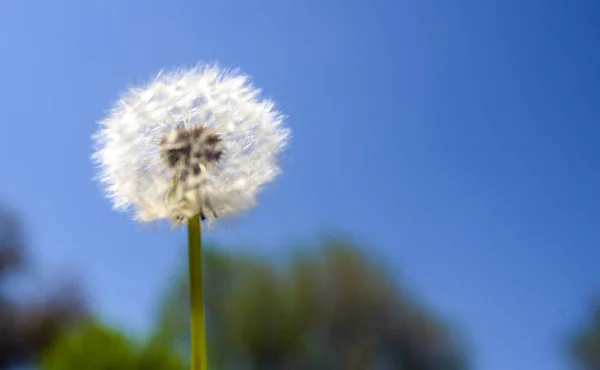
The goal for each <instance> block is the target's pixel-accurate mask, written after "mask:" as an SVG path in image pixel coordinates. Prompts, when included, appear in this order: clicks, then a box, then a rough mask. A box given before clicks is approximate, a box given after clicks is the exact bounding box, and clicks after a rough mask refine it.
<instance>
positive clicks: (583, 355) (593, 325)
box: [569, 301, 600, 370]
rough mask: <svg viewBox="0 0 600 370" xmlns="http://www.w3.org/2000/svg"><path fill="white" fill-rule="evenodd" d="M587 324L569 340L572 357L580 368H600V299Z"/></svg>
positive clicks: (584, 369) (593, 308)
mask: <svg viewBox="0 0 600 370" xmlns="http://www.w3.org/2000/svg"><path fill="white" fill-rule="evenodd" d="M591 311H592V312H591V315H590V317H589V319H588V320H587V322H586V323H585V325H584V326H583V327H582V328H580V329H579V330H578V331H577V332H576V333H575V334H574V335H573V336H572V337H571V338H570V341H569V346H570V351H571V357H572V358H573V360H574V362H575V364H576V365H577V368H578V369H581V370H598V369H600V301H598V302H596V303H595V304H594V305H593V307H592V310H591Z"/></svg>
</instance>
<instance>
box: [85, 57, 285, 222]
mask: <svg viewBox="0 0 600 370" xmlns="http://www.w3.org/2000/svg"><path fill="white" fill-rule="evenodd" d="M289 137H290V130H289V129H288V128H285V127H284V126H283V115H282V114H281V112H279V111H278V110H276V109H275V104H274V103H273V102H272V101H270V100H267V99H262V98H261V97H260V90H258V89H257V88H255V87H254V86H253V85H252V83H251V82H250V79H249V77H248V76H246V75H243V74H239V73H235V72H231V71H226V70H221V69H219V67H217V66H216V65H204V66H197V67H195V68H192V69H180V70H176V71H173V72H170V73H160V74H159V75H158V76H157V77H156V78H155V79H154V81H152V82H151V83H150V84H149V85H148V86H146V87H145V88H132V89H130V90H129V91H127V92H125V93H124V94H123V96H122V97H121V99H120V100H119V101H118V103H117V104H116V106H115V107H114V108H113V109H112V110H111V112H110V114H109V115H108V117H106V118H105V119H104V120H102V121H100V129H99V130H98V132H97V133H96V134H95V135H94V141H95V144H96V147H97V148H96V151H95V153H94V154H93V156H92V158H93V160H94V162H95V163H96V164H97V165H98V168H99V176H98V178H99V180H100V182H101V183H102V184H103V185H104V187H105V190H106V193H107V195H108V197H109V198H110V199H111V200H112V202H113V205H114V208H115V209H118V210H123V211H131V212H132V213H133V216H134V218H135V219H137V220H140V221H145V222H149V221H153V220H159V219H170V220H173V221H174V222H183V221H184V220H186V219H187V218H190V217H192V216H195V215H198V214H199V215H201V217H202V218H203V219H207V220H208V221H212V220H214V219H215V218H216V217H227V216H232V215H235V214H237V213H239V212H241V211H243V210H245V209H247V208H249V207H251V206H253V205H254V204H255V203H256V195H257V193H258V192H259V190H260V189H261V188H262V186H263V185H264V184H265V183H268V182H270V181H272V180H273V179H274V178H275V176H277V175H278V174H279V173H280V168H279V165H278V156H279V154H280V153H281V151H282V150H283V149H284V148H285V146H286V144H287V141H288V139H289Z"/></svg>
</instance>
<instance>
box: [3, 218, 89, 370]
mask: <svg viewBox="0 0 600 370" xmlns="http://www.w3.org/2000/svg"><path fill="white" fill-rule="evenodd" d="M29 267H30V266H29V264H28V259H27V258H26V248H25V235H24V233H23V231H22V229H21V224H20V222H19V219H18V218H17V217H16V215H15V214H14V213H12V212H9V211H6V210H5V209H2V210H0V369H9V368H12V367H15V366H19V365H26V364H30V363H32V362H35V361H36V359H37V358H38V356H39V354H40V352H42V351H43V350H44V348H46V347H47V345H48V344H49V343H51V342H52V341H53V340H54V339H55V338H56V336H57V335H59V334H60V333H61V331H63V330H65V329H67V328H68V327H70V326H71V325H74V324H75V323H76V322H78V321H79V320H81V319H82V318H84V317H85V316H86V309H85V305H84V300H83V298H82V296H81V294H80V291H79V289H77V288H76V287H74V286H72V285H70V284H67V285H60V284H52V285H51V286H50V287H49V289H48V290H47V291H44V290H46V289H47V288H48V287H47V286H45V287H43V288H42V289H40V290H39V291H37V292H35V294H32V296H33V299H28V300H24V299H23V297H22V292H21V291H17V290H16V289H15V286H18V285H17V284H15V283H14V282H17V281H19V280H18V279H19V278H22V277H23V275H25V271H27V269H28V268H29Z"/></svg>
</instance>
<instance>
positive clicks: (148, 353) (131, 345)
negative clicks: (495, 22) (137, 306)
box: [41, 321, 187, 370]
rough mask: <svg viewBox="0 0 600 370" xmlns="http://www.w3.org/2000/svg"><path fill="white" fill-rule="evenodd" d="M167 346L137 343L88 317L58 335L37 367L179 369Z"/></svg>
mask: <svg viewBox="0 0 600 370" xmlns="http://www.w3.org/2000/svg"><path fill="white" fill-rule="evenodd" d="M185 368H187V366H186V365H185V364H184V363H183V362H182V361H181V360H180V358H179V357H178V356H177V355H176V354H175V353H174V352H173V351H172V350H170V349H168V348H165V347H160V346H144V347H142V346H140V345H138V344H136V343H135V342H134V341H133V340H132V339H130V338H127V337H126V336H125V335H124V334H123V333H121V332H119V331H118V330H116V329H112V328H109V327H107V326H102V325H101V324H99V323H97V322H94V321H88V322H86V323H83V324H81V325H79V326H78V327H77V328H75V329H72V330H70V331H68V332H67V333H65V334H64V335H62V336H61V337H60V338H59V339H58V340H57V341H56V342H55V343H53V344H52V346H50V347H49V348H48V349H47V350H46V352H45V353H44V356H43V360H42V363H41V370H80V369H86V370H117V369H127V370H182V369H185Z"/></svg>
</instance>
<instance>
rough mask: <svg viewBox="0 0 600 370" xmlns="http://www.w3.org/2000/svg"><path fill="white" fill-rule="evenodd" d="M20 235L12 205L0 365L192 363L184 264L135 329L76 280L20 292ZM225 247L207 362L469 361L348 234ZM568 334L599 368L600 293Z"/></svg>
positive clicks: (4, 223) (1, 293)
mask: <svg viewBox="0 0 600 370" xmlns="http://www.w3.org/2000/svg"><path fill="white" fill-rule="evenodd" d="M24 244H25V242H24V239H23V234H22V233H21V230H20V226H19V222H18V219H17V218H16V216H15V215H14V214H11V213H9V212H2V213H0V309H1V311H0V313H1V314H0V333H1V335H0V369H14V368H16V367H18V366H23V365H28V366H34V368H40V369H42V370H61V369H64V370H80V369H87V370H113V369H134V370H135V369H137V370H152V369H157V370H159V369H160V370H176V369H186V368H187V357H188V356H187V348H188V344H189V326H188V324H189V315H188V313H189V312H188V310H189V303H188V299H189V297H188V281H187V270H186V269H185V268H181V269H180V270H177V271H175V276H176V278H175V279H173V280H172V284H171V285H170V286H168V289H167V290H166V292H165V294H164V297H163V299H162V302H161V305H160V310H159V314H158V315H157V317H156V320H155V327H154V328H153V330H152V332H151V335H150V336H149V337H148V338H145V339H143V340H139V339H134V338H131V337H129V336H128V335H127V333H124V332H122V331H121V330H119V329H118V328H114V327H111V326H110V325H107V324H105V323H102V322H99V321H98V320H97V319H95V318H94V317H93V315H91V314H90V313H89V312H90V311H89V310H88V308H87V306H86V304H85V300H84V299H83V298H82V297H83V296H84V295H83V294H82V291H81V289H76V288H75V286H74V285H72V284H59V283H58V282H57V284H55V286H53V287H52V289H49V290H47V291H44V292H38V294H34V295H32V296H33V297H35V298H32V299H29V300H28V299H23V297H21V296H20V295H18V294H14V292H13V291H12V290H11V289H10V288H11V286H13V285H14V284H15V281H18V279H19V276H21V275H23V274H25V273H26V271H28V269H29V267H28V266H29V260H28V258H27V253H26V251H27V249H26V246H25V245H24ZM222 250H223V248H218V247H209V248H207V249H206V252H205V272H206V277H207V278H206V279H205V282H206V303H207V310H208V312H207V313H208V323H207V324H208V338H209V354H210V362H211V368H212V369H220V370H229V369H241V370H243V369H248V370H253V369H263V370H264V369H266V370H270V369H282V370H295V369H316V370H319V369H323V370H330V369H348V370H353V369H356V370H360V369H382V370H385V369H390V370H392V369H394V370H396V369H403V370H463V369H464V370H466V369H470V368H471V366H470V364H469V361H468V357H469V353H468V352H469V351H468V350H467V348H466V347H465V343H464V341H463V339H462V335H461V334H462V333H461V332H460V331H459V330H457V328H453V327H451V326H450V325H448V324H447V322H445V321H444V320H442V319H441V318H440V317H438V316H436V315H434V314H433V313H431V312H430V311H429V310H427V309H426V308H425V307H424V306H423V305H422V304H420V303H419V302H418V300H417V299H415V297H414V296H413V295H412V294H410V293H409V291H408V290H407V288H406V287H403V286H401V285H400V284H398V282H397V281H395V279H392V278H391V277H390V275H389V274H388V271H386V269H385V268H384V266H380V265H378V264H376V263H374V262H373V261H372V260H371V259H369V258H368V256H367V255H366V254H365V253H364V252H363V250H364V249H360V248H358V247H357V246H356V245H353V243H351V242H349V241H347V240H344V239H324V240H323V241H322V242H321V244H320V246H319V247H318V248H316V249H314V248H302V247H300V248H298V249H297V250H296V253H294V254H291V255H290V257H289V258H288V259H287V260H285V261H283V262H282V261H280V262H279V263H269V262H266V261H264V260H262V259H259V258H257V257H251V256H244V255H237V254H230V253H225V252H223V251H222ZM181 266H182V267H184V266H186V264H185V263H182V265H181ZM524 330H525V329H524ZM565 338H566V343H565V348H566V349H567V350H568V352H567V355H569V356H570V357H571V358H572V360H573V362H572V363H573V368H574V369H585V370H597V369H600V304H596V305H594V306H593V309H592V310H591V315H590V319H589V320H588V321H587V322H583V323H582V324H581V327H579V328H574V330H573V332H572V333H566V334H565ZM557 340H560V338H557Z"/></svg>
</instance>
